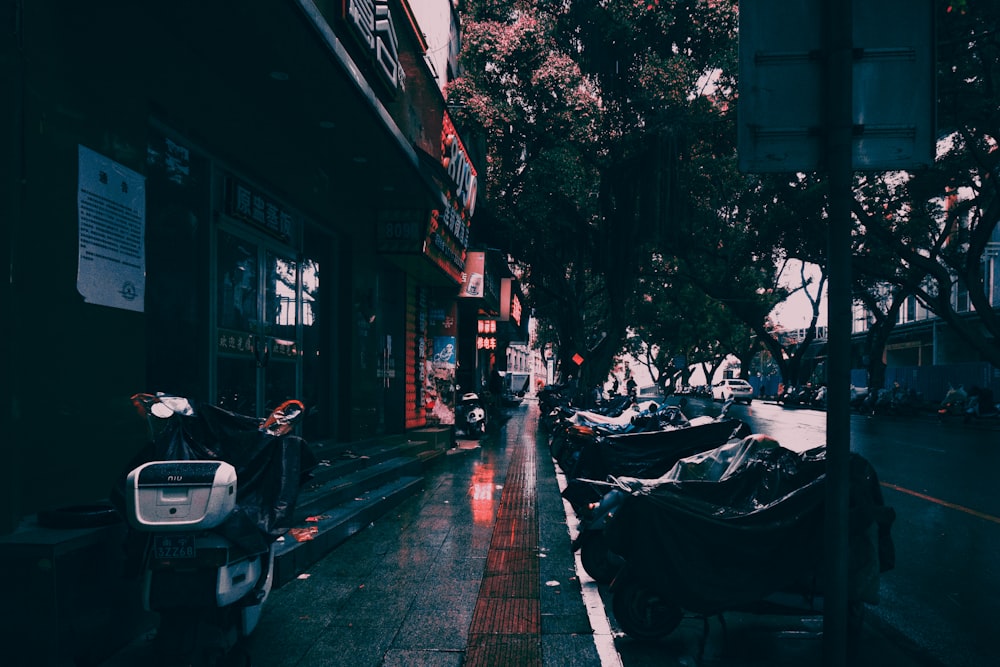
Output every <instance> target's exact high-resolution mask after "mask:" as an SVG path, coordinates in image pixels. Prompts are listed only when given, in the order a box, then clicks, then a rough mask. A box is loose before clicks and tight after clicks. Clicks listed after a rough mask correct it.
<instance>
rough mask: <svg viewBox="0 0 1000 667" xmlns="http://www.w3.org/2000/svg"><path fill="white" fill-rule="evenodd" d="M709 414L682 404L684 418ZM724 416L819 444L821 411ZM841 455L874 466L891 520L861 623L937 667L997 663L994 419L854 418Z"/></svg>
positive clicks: (762, 406)
mask: <svg viewBox="0 0 1000 667" xmlns="http://www.w3.org/2000/svg"><path fill="white" fill-rule="evenodd" d="M718 409H719V405H718V404H713V403H712V402H711V401H707V400H706V401H703V400H700V399H690V403H689V406H688V409H687V413H688V415H689V416H697V415H699V414H703V413H713V412H717V411H718ZM730 415H731V416H732V417H736V418H739V419H743V420H745V421H746V422H747V423H748V424H749V425H750V426H751V428H752V430H753V431H754V432H758V433H767V434H769V435H771V436H772V437H774V438H775V439H777V440H778V441H779V442H780V443H781V444H782V445H784V446H786V447H789V448H790V449H795V450H802V449H808V448H811V447H814V446H816V445H822V444H824V442H825V432H826V413H824V412H822V411H818V410H811V409H802V408H795V409H791V408H783V407H781V406H779V405H777V404H773V403H768V402H762V401H755V402H754V403H753V404H752V405H751V406H743V405H737V406H733V407H732V409H731V411H730ZM851 449H852V450H853V451H855V452H857V453H859V454H861V455H862V456H864V457H865V458H867V459H868V460H869V461H870V462H871V463H872V465H873V466H874V467H875V469H876V471H877V472H878V475H879V480H880V482H881V484H882V488H883V494H884V498H885V502H886V504H887V505H890V506H892V507H893V508H894V509H895V510H896V513H897V519H896V522H895V524H894V525H893V530H892V536H893V541H894V543H895V548H896V567H895V569H894V570H892V571H890V572H887V573H885V574H884V575H883V576H882V581H881V591H880V595H881V600H880V603H879V604H878V605H875V606H871V607H869V609H868V618H869V622H876V623H880V624H882V626H883V627H885V628H886V629H887V630H889V631H891V632H897V633H899V634H900V635H902V636H904V637H906V638H908V639H909V640H910V641H911V642H913V643H914V644H915V645H916V646H917V647H918V648H919V650H920V652H921V654H924V655H926V656H928V657H930V658H931V659H932V662H936V663H939V664H941V665H947V666H948V667H952V666H954V667H978V666H981V665H992V664H998V663H997V660H998V658H997V648H996V643H995V641H996V639H997V637H996V635H995V633H996V629H997V628H998V627H1000V626H998V623H997V619H998V615H1000V493H997V492H996V489H997V482H996V477H997V471H998V469H1000V420H994V421H983V422H979V423H975V424H968V425H966V424H962V423H960V422H959V421H951V422H946V423H942V422H940V421H939V420H938V419H936V417H934V416H933V415H916V416H909V417H896V416H881V415H880V416H876V417H867V416H863V415H857V414H854V415H852V416H851ZM612 622H613V620H612ZM819 622H820V625H821V620H820V621H819ZM818 630H819V628H816V627H814V626H810V627H805V628H803V629H802V632H804V633H808V632H816V631H818ZM622 661H623V664H624V665H625V666H626V667H633V666H636V665H642V664H645V662H646V658H645V657H644V656H643V655H642V654H641V653H638V652H634V653H633V654H632V655H631V656H630V655H629V654H628V652H623V655H622Z"/></svg>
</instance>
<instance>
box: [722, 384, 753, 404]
mask: <svg viewBox="0 0 1000 667" xmlns="http://www.w3.org/2000/svg"><path fill="white" fill-rule="evenodd" d="M712 398H713V399H714V400H716V401H728V400H729V399H733V402H735V403H746V404H747V405H750V403H751V402H752V401H753V386H751V384H750V383H749V382H747V381H746V380H739V379H735V378H729V379H727V380H722V381H721V382H716V383H715V384H714V385H712Z"/></svg>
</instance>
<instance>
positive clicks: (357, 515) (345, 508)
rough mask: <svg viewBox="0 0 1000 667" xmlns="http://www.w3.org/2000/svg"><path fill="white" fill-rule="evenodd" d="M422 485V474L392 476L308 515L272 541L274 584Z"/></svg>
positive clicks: (299, 570)
mask: <svg viewBox="0 0 1000 667" xmlns="http://www.w3.org/2000/svg"><path fill="white" fill-rule="evenodd" d="M354 488H357V487H354ZM423 489H424V478H423V476H422V475H417V476H401V477H395V478H393V479H392V480H391V481H388V482H386V483H384V484H382V485H380V486H376V487H373V488H370V489H368V490H365V491H363V492H360V493H358V494H357V495H352V496H351V497H350V498H348V499H346V500H343V501H341V502H339V503H337V504H336V505H332V506H330V507H328V509H326V510H324V511H323V512H321V513H317V514H313V515H310V516H309V517H307V519H306V520H303V521H302V522H300V523H299V524H298V525H297V526H295V527H293V528H291V529H290V530H289V531H288V532H287V533H285V535H284V536H282V537H281V538H279V541H278V542H277V544H276V545H275V549H274V587H275V588H278V587H280V586H283V585H284V584H286V583H288V582H289V581H291V580H293V579H294V578H295V577H296V576H298V575H299V574H300V573H302V572H304V571H305V570H306V569H308V568H309V567H310V566H311V565H313V564H314V563H316V562H318V561H319V560H320V559H322V558H323V557H324V556H326V555H327V554H328V553H330V551H332V550H333V549H334V548H335V547H337V546H338V545H340V544H342V543H343V542H344V541H345V540H347V539H348V538H349V537H351V536H352V535H354V534H355V533H357V532H359V531H360V530H362V529H363V528H365V527H366V526H368V525H369V524H371V523H372V522H373V521H375V520H376V519H378V517H380V516H382V515H383V514H385V513H386V512H388V511H389V510H391V509H392V508H393V507H396V506H397V505H399V504H400V503H402V502H403V501H404V500H406V499H407V498H410V497H411V496H414V495H416V494H418V493H420V492H421V491H423Z"/></svg>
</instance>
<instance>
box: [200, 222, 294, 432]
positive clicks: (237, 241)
mask: <svg viewBox="0 0 1000 667" xmlns="http://www.w3.org/2000/svg"><path fill="white" fill-rule="evenodd" d="M290 254H291V253H289V252H282V251H281V250H280V249H279V248H278V247H276V245H275V244H271V243H268V242H267V241H265V240H255V239H254V238H253V237H251V236H250V235H242V234H235V233H231V232H229V231H225V230H220V231H219V232H218V237H217V246H216V285H217V288H216V290H217V292H216V318H215V319H216V322H215V378H214V381H215V385H214V386H215V395H216V404H217V405H219V406H220V407H224V408H226V409H228V410H232V411H233V412H238V413H240V414H246V415H253V416H258V417H261V416H264V415H265V414H266V413H267V412H269V411H270V410H272V409H273V408H274V407H275V406H277V405H278V404H279V403H281V402H282V401H284V400H285V399H288V398H296V397H297V396H298V389H299V386H300V385H299V377H300V375H301V357H300V354H299V351H300V350H301V347H302V345H301V340H300V336H301V328H300V327H299V313H300V308H299V303H300V298H299V294H300V275H299V265H298V262H297V261H296V260H295V259H293V258H291V257H290V256H289V255H290Z"/></svg>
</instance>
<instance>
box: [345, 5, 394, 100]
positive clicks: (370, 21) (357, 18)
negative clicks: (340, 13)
mask: <svg viewBox="0 0 1000 667" xmlns="http://www.w3.org/2000/svg"><path fill="white" fill-rule="evenodd" d="M346 9H347V11H346V15H345V18H346V19H347V23H348V25H350V26H351V28H352V30H353V32H354V36H355V37H357V39H358V41H359V42H361V45H362V46H363V47H364V48H366V49H368V50H369V51H371V52H372V57H373V58H374V60H375V64H376V68H375V69H376V71H378V73H379V76H381V77H382V78H383V79H384V80H385V83H387V84H388V85H389V88H390V89H392V90H402V89H403V87H404V85H403V84H404V81H405V79H406V75H405V74H404V73H403V66H402V65H401V64H400V62H399V39H398V38H397V36H396V27H395V26H394V25H393V22H392V13H391V12H390V11H389V2H388V0H347V5H346Z"/></svg>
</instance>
